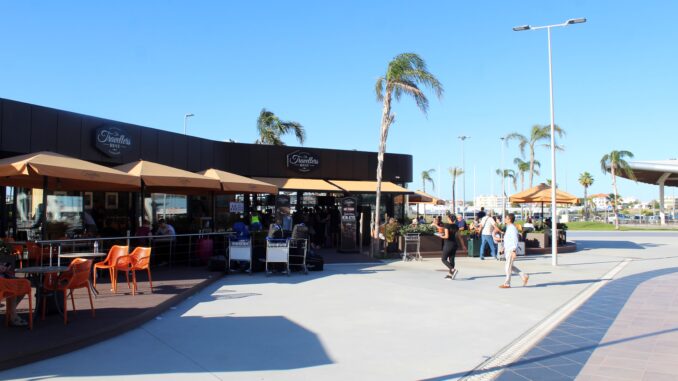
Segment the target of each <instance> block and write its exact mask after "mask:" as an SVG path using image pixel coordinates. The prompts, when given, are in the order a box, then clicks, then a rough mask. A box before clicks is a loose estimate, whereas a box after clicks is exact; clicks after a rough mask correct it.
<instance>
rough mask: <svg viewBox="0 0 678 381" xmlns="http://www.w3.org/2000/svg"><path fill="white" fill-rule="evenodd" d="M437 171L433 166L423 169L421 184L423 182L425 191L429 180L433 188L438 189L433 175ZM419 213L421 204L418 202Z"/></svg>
mask: <svg viewBox="0 0 678 381" xmlns="http://www.w3.org/2000/svg"><path fill="white" fill-rule="evenodd" d="M435 171H436V170H435V169H433V168H431V169H429V170H427V171H421V184H422V188H423V192H424V193H426V182H427V181H428V182H430V183H431V188H433V190H435V189H436V183H435V182H434V181H433V177H432V175H433V172H435ZM418 214H419V204H417V215H418ZM424 218H426V207H425V206H424Z"/></svg>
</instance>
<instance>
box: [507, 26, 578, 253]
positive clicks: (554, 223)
mask: <svg viewBox="0 0 678 381" xmlns="http://www.w3.org/2000/svg"><path fill="white" fill-rule="evenodd" d="M585 22H586V19H585V18H578V19H569V20H567V21H565V22H564V23H561V24H553V25H544V26H530V25H522V26H517V27H514V28H513V30H514V31H516V32H521V31H524V30H539V29H546V31H547V35H548V47H549V95H550V105H551V264H552V265H553V266H558V210H557V207H556V187H557V183H556V141H555V140H556V138H555V121H554V120H555V116H554V112H553V65H552V61H551V28H555V27H561V26H568V25H573V24H581V23H585Z"/></svg>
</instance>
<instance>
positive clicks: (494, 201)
mask: <svg viewBox="0 0 678 381" xmlns="http://www.w3.org/2000/svg"><path fill="white" fill-rule="evenodd" d="M502 201H504V197H502V196H496V195H487V196H485V195H480V196H476V199H475V203H474V205H475V207H476V208H477V209H480V208H481V207H484V208H485V210H497V209H501V204H502ZM506 206H507V207H508V206H509V205H508V204H507V205H506Z"/></svg>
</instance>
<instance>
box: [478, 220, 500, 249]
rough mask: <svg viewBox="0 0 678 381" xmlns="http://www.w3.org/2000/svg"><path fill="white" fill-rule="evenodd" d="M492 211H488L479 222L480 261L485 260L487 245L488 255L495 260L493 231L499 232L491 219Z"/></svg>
mask: <svg viewBox="0 0 678 381" xmlns="http://www.w3.org/2000/svg"><path fill="white" fill-rule="evenodd" d="M492 214H493V213H492V211H490V214H488V215H486V216H485V217H483V219H482V220H480V239H481V243H480V260H483V261H484V260H485V246H486V245H489V246H490V254H491V255H492V257H494V259H498V258H497V247H496V246H495V245H494V238H493V235H494V232H495V230H499V229H498V228H497V224H496V223H495V222H494V218H492Z"/></svg>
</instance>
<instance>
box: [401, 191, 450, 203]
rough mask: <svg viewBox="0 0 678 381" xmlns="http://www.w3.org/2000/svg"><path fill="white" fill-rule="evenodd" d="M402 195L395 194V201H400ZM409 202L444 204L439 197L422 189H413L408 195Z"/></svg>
mask: <svg viewBox="0 0 678 381" xmlns="http://www.w3.org/2000/svg"><path fill="white" fill-rule="evenodd" d="M403 197H404V196H396V197H395V202H397V203H402V202H403ZM408 201H409V203H410V204H432V205H445V200H442V199H439V198H437V197H435V196H432V195H430V194H428V193H424V192H422V191H415V192H414V194H411V195H410V196H409V197H408Z"/></svg>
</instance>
